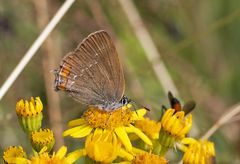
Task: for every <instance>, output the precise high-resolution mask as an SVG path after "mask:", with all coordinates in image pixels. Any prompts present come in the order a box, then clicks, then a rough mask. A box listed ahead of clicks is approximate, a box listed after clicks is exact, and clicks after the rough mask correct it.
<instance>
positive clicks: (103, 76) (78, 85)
mask: <svg viewBox="0 0 240 164" xmlns="http://www.w3.org/2000/svg"><path fill="white" fill-rule="evenodd" d="M55 88H56V89H57V90H59V89H61V90H65V91H67V92H69V93H70V95H71V96H72V97H73V98H74V99H76V100H77V101H79V102H81V103H82V104H87V105H104V104H106V103H109V102H112V103H113V102H118V101H119V100H120V99H121V98H122V96H123V93H124V88H125V82H124V76H123V70H122V67H121V64H120V62H119V59H118V54H117V51H116V48H115V46H114V44H113V41H112V39H111V37H110V36H109V34H108V33H107V32H106V31H97V32H94V33H92V34H90V35H89V36H88V37H87V38H86V39H84V40H83V41H82V42H81V43H80V44H79V45H78V47H77V48H76V49H75V51H73V52H70V53H69V54H67V55H66V56H65V57H64V58H63V60H62V62H61V65H60V69H58V70H57V73H56V79H55Z"/></svg>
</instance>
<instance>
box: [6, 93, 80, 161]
mask: <svg viewBox="0 0 240 164" xmlns="http://www.w3.org/2000/svg"><path fill="white" fill-rule="evenodd" d="M42 110H43V104H42V102H41V100H40V98H39V97H36V98H35V99H34V98H33V97H31V99H30V101H27V100H25V101H24V100H20V101H19V102H17V104H16V114H17V116H18V121H19V124H20V126H21V127H22V129H23V131H24V132H25V133H26V134H27V135H28V138H29V142H31V145H32V150H33V154H34V155H33V156H32V157H28V156H27V154H26V152H25V151H24V149H23V148H22V147H21V146H10V147H8V148H6V149H5V151H4V153H3V160H4V162H5V163H11V164H15V163H16V164H20V163H21V164H48V163H49V164H50V163H56V164H60V163H61V164H71V163H73V162H74V161H76V160H77V158H78V157H73V156H70V155H69V156H68V155H66V153H67V147H65V146H62V147H61V148H60V149H59V150H58V151H57V152H56V153H55V152H53V153H50V151H51V150H52V148H53V146H54V143H55V139H54V134H53V132H52V131H51V130H50V129H47V128H42V127H41V126H42V118H43V114H42Z"/></svg>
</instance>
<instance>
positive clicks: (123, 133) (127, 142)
mask: <svg viewBox="0 0 240 164" xmlns="http://www.w3.org/2000/svg"><path fill="white" fill-rule="evenodd" d="M114 131H115V133H116V134H117V136H118V138H119V139H120V140H121V142H122V143H123V145H124V146H125V148H126V149H127V151H131V150H132V144H131V142H130V139H129V137H128V135H127V133H126V131H125V129H124V127H118V128H115V129H114Z"/></svg>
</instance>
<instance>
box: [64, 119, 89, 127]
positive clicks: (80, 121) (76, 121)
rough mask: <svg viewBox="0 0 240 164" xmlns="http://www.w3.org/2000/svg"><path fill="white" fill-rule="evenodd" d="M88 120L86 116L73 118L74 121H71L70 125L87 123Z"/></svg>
mask: <svg viewBox="0 0 240 164" xmlns="http://www.w3.org/2000/svg"><path fill="white" fill-rule="evenodd" d="M85 123H86V121H85V119H84V118H79V119H76V120H72V121H69V122H68V127H73V126H79V125H82V124H85Z"/></svg>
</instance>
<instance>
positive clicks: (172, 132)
mask: <svg viewBox="0 0 240 164" xmlns="http://www.w3.org/2000/svg"><path fill="white" fill-rule="evenodd" d="M161 126H162V127H161V130H160V134H159V139H158V141H159V143H160V144H161V146H162V147H161V154H162V155H164V154H165V153H166V152H167V151H168V149H169V148H172V147H173V146H174V143H175V142H176V141H179V140H181V139H183V138H184V137H185V135H186V134H187V133H188V132H189V131H190V130H191V127H192V114H188V115H187V116H186V117H185V113H184V111H177V112H176V110H175V109H171V108H170V109H168V110H167V111H166V112H165V113H164V115H163V117H162V119H161Z"/></svg>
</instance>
